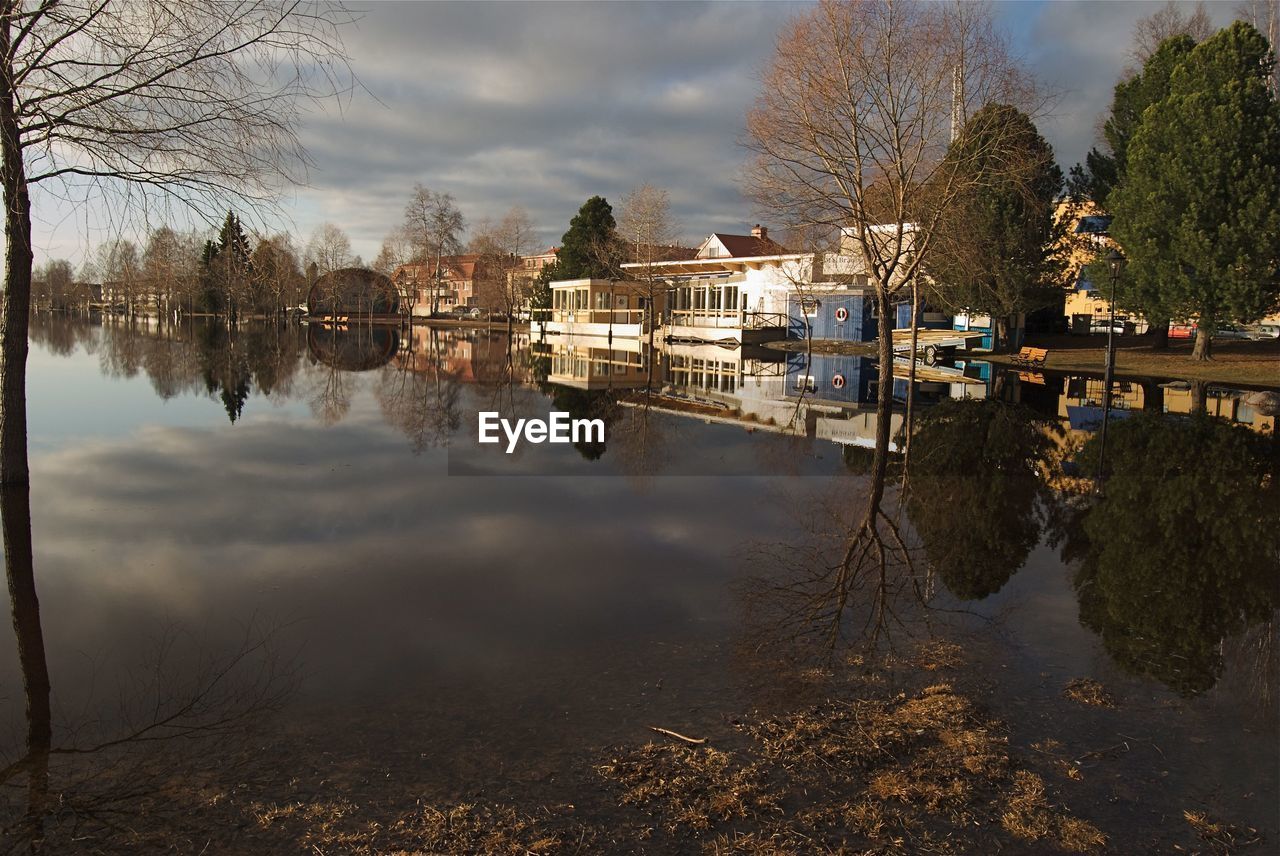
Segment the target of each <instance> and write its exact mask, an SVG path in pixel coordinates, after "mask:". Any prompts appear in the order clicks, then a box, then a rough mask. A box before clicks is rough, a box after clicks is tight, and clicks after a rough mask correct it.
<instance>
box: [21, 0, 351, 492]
mask: <svg viewBox="0 0 1280 856" xmlns="http://www.w3.org/2000/svg"><path fill="white" fill-rule="evenodd" d="M350 20H352V18H351V15H350V13H348V12H347V11H346V10H344V9H343V8H342V7H340V6H337V5H329V4H324V5H311V4H302V3H285V4H280V3H276V2H273V0H239V1H238V2H225V3H201V4H191V3H186V2H180V0H139V2H114V0H62V1H61V2H35V1H34V0H33V2H20V0H5V2H3V3H2V4H0V64H2V67H0V183H2V184H3V187H4V201H5V238H6V257H5V295H4V303H3V311H2V312H0V405H2V406H0V482H4V483H10V482H26V481H27V480H28V469H27V460H26V457H27V456H26V358H27V324H28V312H29V306H30V298H31V266H32V245H31V201H30V194H29V188H30V186H31V185H35V184H51V185H54V190H53V192H56V193H58V194H59V195H61V196H63V197H64V198H71V199H91V198H95V197H100V196H101V195H102V194H104V193H106V194H114V198H115V202H116V206H115V210H114V211H113V213H114V214H116V215H117V217H118V216H119V212H120V210H122V208H123V210H128V209H129V206H133V210H139V209H138V207H137V206H138V205H139V204H140V203H144V202H146V203H163V204H182V205H191V206H195V207H196V208H197V209H200V210H214V209H216V208H220V207H222V205H223V204H225V201H226V198H227V197H229V196H238V197H249V198H256V199H260V200H261V199H266V198H269V197H270V196H272V195H273V193H274V191H275V189H276V182H277V180H279V179H282V178H283V179H286V180H298V179H301V178H302V177H303V176H302V174H301V173H300V172H298V169H299V168H301V167H303V166H305V152H304V151H303V150H302V147H301V144H300V143H299V140H298V135H297V128H298V123H299V121H300V119H301V116H302V108H303V104H304V102H306V101H309V100H315V99H319V98H323V97H328V96H331V95H334V94H338V93H341V92H342V91H344V90H345V89H347V88H348V87H349V86H350V85H351V80H350V76H349V73H348V70H347V69H348V67H347V60H346V55H345V53H344V50H343V48H342V44H341V38H340V32H341V29H342V27H343V25H344V24H346V23H347V22H349V21H350Z"/></svg>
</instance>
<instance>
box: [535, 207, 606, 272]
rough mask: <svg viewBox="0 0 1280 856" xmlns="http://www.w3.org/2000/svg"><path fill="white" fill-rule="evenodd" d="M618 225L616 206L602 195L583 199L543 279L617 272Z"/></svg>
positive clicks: (545, 269) (545, 270) (546, 268)
mask: <svg viewBox="0 0 1280 856" xmlns="http://www.w3.org/2000/svg"><path fill="white" fill-rule="evenodd" d="M616 229H617V223H616V222H615V221H614V219H613V208H612V207H611V206H610V205H609V203H608V202H607V201H605V199H604V197H603V196H593V197H591V198H590V199H588V200H587V201H586V202H584V203H582V207H581V208H579V209H578V213H577V214H575V215H574V217H573V219H572V220H570V221H569V231H567V232H565V233H564V236H563V237H562V238H561V239H560V251H559V252H558V253H557V254H556V260H555V263H554V264H551V265H548V266H547V267H545V268H543V275H542V277H541V281H542V282H543V283H549V282H553V281H555V280H560V279H585V278H587V277H593V278H597V277H598V278H606V277H611V276H617V275H618V265H619V263H620V260H621V255H620V253H619V249H620V248H619V245H618V239H617V233H616Z"/></svg>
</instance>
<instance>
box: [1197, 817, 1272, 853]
mask: <svg viewBox="0 0 1280 856" xmlns="http://www.w3.org/2000/svg"><path fill="white" fill-rule="evenodd" d="M1182 816H1183V817H1185V818H1186V819H1187V823H1189V824H1191V828H1192V829H1194V830H1195V831H1196V835H1198V836H1200V840H1201V841H1203V842H1204V843H1205V844H1207V845H1208V846H1209V852H1211V853H1223V854H1230V853H1239V852H1240V851H1242V850H1243V849H1244V848H1246V847H1252V846H1253V845H1255V844H1260V843H1262V836H1261V835H1259V834H1258V830H1256V829H1254V828H1253V827H1251V826H1250V827H1246V828H1245V829H1240V828H1238V827H1235V826H1232V825H1231V824H1229V823H1224V822H1222V821H1220V820H1214V819H1213V818H1211V817H1210V816H1209V815H1208V814H1207V813H1206V812H1203V811H1192V810H1187V811H1184V812H1183V813H1182Z"/></svg>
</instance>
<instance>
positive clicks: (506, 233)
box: [468, 205, 534, 327]
mask: <svg viewBox="0 0 1280 856" xmlns="http://www.w3.org/2000/svg"><path fill="white" fill-rule="evenodd" d="M533 240H534V229H533V221H532V220H530V219H529V214H528V213H527V212H526V211H525V210H524V209H523V208H521V207H520V206H519V205H517V206H515V207H513V208H512V209H511V210H510V211H508V212H507V213H506V214H504V215H503V217H502V219H501V220H499V221H498V222H497V223H494V222H492V221H491V220H488V219H482V220H480V221H479V222H477V223H476V224H475V227H474V229H473V235H472V238H471V241H470V243H469V245H468V249H469V250H470V251H471V252H473V253H479V254H480V255H481V256H482V263H483V264H482V265H478V266H477V268H476V277H477V282H476V292H477V295H478V296H479V298H480V300H481V302H482V303H483V304H484V305H485V306H487V307H489V308H490V309H494V308H496V309H499V310H500V311H501V312H502V313H503V314H504V315H506V317H507V326H508V327H510V326H511V324H512V320H513V319H514V317H515V314H516V312H517V310H518V309H520V308H521V307H523V306H524V304H525V300H526V299H527V298H528V296H529V292H530V289H531V287H532V285H533V278H532V277H531V276H525V275H523V274H522V270H521V265H522V264H523V256H525V255H527V254H528V253H529V251H530V250H532V249H533Z"/></svg>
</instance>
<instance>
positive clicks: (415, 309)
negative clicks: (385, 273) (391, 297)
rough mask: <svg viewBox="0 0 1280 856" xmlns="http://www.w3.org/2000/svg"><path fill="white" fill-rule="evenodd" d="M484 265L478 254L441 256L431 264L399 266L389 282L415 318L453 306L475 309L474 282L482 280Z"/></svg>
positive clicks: (481, 257)
mask: <svg viewBox="0 0 1280 856" xmlns="http://www.w3.org/2000/svg"><path fill="white" fill-rule="evenodd" d="M487 264H488V262H487V261H486V260H485V258H484V257H483V256H482V255H480V254H479V253H467V254H465V255H457V256H443V257H441V259H440V263H439V265H437V264H436V262H435V260H434V259H433V260H431V261H429V262H425V263H415V264H407V265H400V266H399V267H397V268H396V269H395V271H394V272H393V273H392V274H391V281H392V282H394V283H395V284H396V287H397V288H398V289H399V290H400V294H401V296H402V299H403V302H404V303H405V305H406V306H408V307H410V311H411V313H412V314H413V315H415V316H426V315H430V314H431V312H432V309H433V308H434V309H435V311H437V312H447V311H449V310H450V309H452V308H453V307H455V306H475V305H477V304H476V282H477V281H478V280H480V279H481V278H483V277H484V275H485V266H486V265H487Z"/></svg>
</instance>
